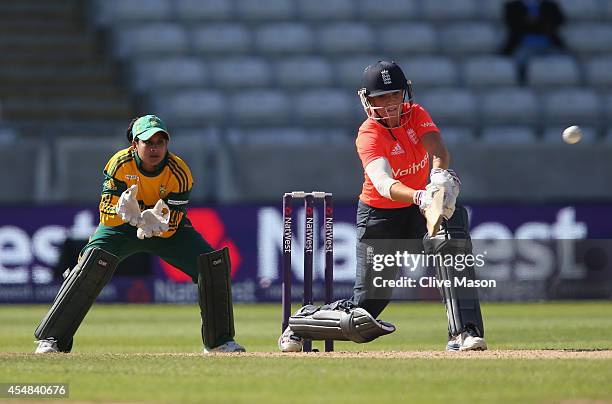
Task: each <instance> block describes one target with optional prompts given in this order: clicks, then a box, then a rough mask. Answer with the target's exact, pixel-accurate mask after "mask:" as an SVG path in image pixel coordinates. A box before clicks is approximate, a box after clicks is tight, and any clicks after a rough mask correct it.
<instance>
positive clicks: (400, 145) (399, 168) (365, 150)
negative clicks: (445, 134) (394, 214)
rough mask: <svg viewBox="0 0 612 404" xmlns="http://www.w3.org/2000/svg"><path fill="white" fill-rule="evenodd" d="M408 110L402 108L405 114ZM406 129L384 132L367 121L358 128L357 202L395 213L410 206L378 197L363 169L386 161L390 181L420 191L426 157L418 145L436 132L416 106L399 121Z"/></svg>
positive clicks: (423, 111)
mask: <svg viewBox="0 0 612 404" xmlns="http://www.w3.org/2000/svg"><path fill="white" fill-rule="evenodd" d="M407 108H408V106H407V105H404V111H406V110H407ZM402 123H405V125H403V126H401V127H399V128H393V129H390V128H386V127H384V126H383V125H381V124H380V123H378V122H377V121H376V120H375V119H372V118H368V119H366V120H365V121H364V122H363V124H362V125H361V127H360V128H359V134H358V135H357V140H356V141H355V144H356V145H357V153H358V154H359V158H360V159H361V164H362V165H363V168H364V182H363V187H362V190H361V195H359V199H360V200H361V201H362V202H363V203H365V204H367V205H369V206H372V207H375V208H384V209H395V208H404V207H407V206H410V205H412V203H411V202H398V201H392V200H391V199H388V198H385V197H384V196H382V195H380V194H379V193H378V191H377V190H376V188H375V187H374V184H373V183H372V180H370V177H368V174H367V173H366V172H365V167H366V166H367V165H368V164H369V163H370V162H371V161H372V160H376V159H377V158H380V157H385V158H386V159H387V160H388V161H389V165H390V166H391V170H392V172H393V178H395V179H396V180H399V181H400V182H401V183H402V184H404V185H406V186H408V187H410V188H413V189H423V188H425V186H426V185H427V177H428V175H429V155H428V154H427V151H426V150H425V147H424V146H423V143H422V142H421V138H422V137H423V135H425V134H426V133H429V132H439V130H438V127H437V126H436V124H435V123H434V122H433V121H432V119H431V117H430V116H429V114H428V113H427V111H426V110H425V109H424V108H423V107H422V106H420V105H419V104H413V105H412V113H408V114H405V115H404V116H403V117H402Z"/></svg>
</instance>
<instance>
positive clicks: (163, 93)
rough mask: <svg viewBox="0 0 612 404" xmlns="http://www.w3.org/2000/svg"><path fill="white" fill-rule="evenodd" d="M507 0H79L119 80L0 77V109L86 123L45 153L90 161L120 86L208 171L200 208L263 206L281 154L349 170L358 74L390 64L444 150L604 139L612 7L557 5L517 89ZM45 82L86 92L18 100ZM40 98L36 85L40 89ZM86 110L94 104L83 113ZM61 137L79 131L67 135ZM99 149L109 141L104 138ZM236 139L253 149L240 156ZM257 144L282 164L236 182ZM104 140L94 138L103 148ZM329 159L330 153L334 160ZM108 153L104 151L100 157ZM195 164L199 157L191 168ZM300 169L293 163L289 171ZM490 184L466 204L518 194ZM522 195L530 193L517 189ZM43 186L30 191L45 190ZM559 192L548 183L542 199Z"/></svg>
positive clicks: (334, 182) (283, 179)
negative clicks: (561, 50)
mask: <svg viewBox="0 0 612 404" xmlns="http://www.w3.org/2000/svg"><path fill="white" fill-rule="evenodd" d="M504 2H505V0H487V1H481V0H453V1H447V0H388V1H386V2H384V3H379V2H374V1H371V0H308V1H298V0H268V1H264V2H256V1H252V0H133V1H121V0H89V4H90V8H89V14H90V20H91V23H92V24H93V25H94V26H95V27H97V28H95V27H94V28H92V31H95V30H96V29H100V30H102V31H101V34H103V35H98V36H97V37H98V38H104V39H105V40H106V41H107V42H106V43H105V44H104V47H105V49H106V50H107V56H108V57H109V58H112V59H113V60H112V61H109V62H112V63H109V64H110V65H112V66H113V67H114V66H115V65H114V64H113V63H114V62H118V64H117V65H116V66H118V67H119V68H118V69H116V71H117V72H121V73H122V74H123V76H122V77H113V76H112V72H113V70H112V69H109V68H108V67H104V66H94V67H92V68H91V69H88V70H85V69H84V70H83V73H79V72H77V71H70V72H69V73H65V74H64V73H63V69H56V70H53V69H51V68H44V69H43V68H42V67H39V66H37V67H36V69H31V68H29V67H27V68H23V69H21V68H14V67H7V68H5V69H3V70H2V71H1V72H2V73H3V74H2V77H3V80H6V81H7V82H8V83H9V85H6V86H3V87H2V88H3V91H5V92H9V93H10V94H11V96H12V97H13V98H11V99H9V100H7V101H6V102H5V100H4V99H3V105H2V109H3V111H4V112H6V113H7V114H8V115H12V116H18V117H20V118H21V119H22V120H23V122H22V123H21V124H20V126H19V128H18V130H20V131H21V130H23V128H25V127H29V128H30V130H29V131H28V133H33V132H36V131H38V132H36V133H42V132H41V129H40V128H43V129H44V131H45V132H44V133H47V131H48V133H50V134H53V135H54V136H57V134H58V133H59V134H60V135H63V129H64V126H63V125H64V123H63V122H64V121H62V120H54V121H53V122H49V123H47V122H46V120H45V117H46V116H47V115H46V114H47V113H48V112H49V111H56V112H57V115H58V116H62V117H64V118H65V121H66V122H68V121H70V120H74V119H79V120H82V121H83V122H81V126H80V127H79V128H82V129H79V131H78V133H83V134H85V135H83V136H82V138H81V140H82V141H79V140H78V139H75V138H73V137H70V138H69V137H65V136H61V139H59V140H58V141H57V143H56V144H55V146H54V147H56V148H57V150H58V152H59V153H60V154H61V155H62V156H63V155H67V154H69V153H74V154H87V153H89V152H90V150H91V148H90V145H88V143H87V141H86V139H87V138H86V137H87V136H89V135H87V134H88V133H100V132H102V133H108V134H109V138H110V137H111V136H113V139H114V136H117V135H122V130H123V129H122V128H121V127H122V126H124V123H122V124H121V125H119V126H120V129H119V130H117V129H116V128H117V121H113V122H112V124H111V122H106V121H107V120H108V117H110V116H113V117H116V116H119V115H118V114H119V112H120V111H123V112H124V114H123V115H126V114H127V115H126V117H125V119H126V121H127V119H128V118H129V116H131V115H132V114H131V113H128V112H126V111H128V110H129V108H128V102H127V101H126V100H125V99H119V98H117V94H116V92H117V90H116V88H114V87H113V85H114V84H115V83H121V84H122V85H123V86H124V89H125V90H126V91H129V92H130V93H131V97H132V100H133V101H134V105H135V107H136V109H137V110H138V112H139V113H140V112H153V113H157V114H159V115H161V116H162V118H164V119H165V120H166V122H167V123H168V124H169V125H170V127H171V130H172V131H173V133H174V134H176V135H175V136H173V147H174V146H176V149H177V152H178V153H179V154H185V155H186V156H187V157H186V159H188V160H189V163H190V165H195V166H196V167H195V168H193V167H192V168H193V170H194V171H197V172H198V173H200V174H198V175H202V176H204V175H205V176H206V179H205V180H204V182H203V184H204V188H203V189H202V190H199V191H197V192H199V193H197V194H196V198H200V199H202V200H204V199H206V198H208V197H210V196H211V195H212V194H213V191H214V189H213V188H214V187H215V186H216V185H215V184H221V186H222V187H225V188H224V189H223V191H222V192H221V193H220V194H221V197H220V199H221V200H223V201H226V200H227V201H240V200H246V199H250V200H261V199H266V198H268V197H269V196H270V195H271V194H272V193H274V192H277V191H278V189H280V187H281V186H284V185H283V184H287V183H289V174H288V173H284V172H282V171H283V167H285V166H287V162H286V160H287V159H288V158H286V157H285V155H286V154H287V153H290V157H295V156H294V154H297V155H298V156H297V157H296V159H297V162H298V163H299V162H300V161H302V160H303V161H306V157H304V156H303V155H302V153H305V152H307V151H309V150H310V151H312V150H321V145H322V144H326V142H327V143H329V144H333V145H335V146H333V147H332V149H333V152H329V153H328V152H324V153H323V154H322V155H321V159H324V158H328V159H329V160H328V161H326V162H325V163H324V164H322V165H323V166H326V167H327V168H328V170H327V171H330V170H329V168H330V167H331V166H332V165H333V167H337V166H338V165H341V164H345V163H346V164H347V167H351V170H352V168H353V166H351V164H352V162H350V161H352V160H351V158H354V157H355V156H354V142H353V140H354V136H355V134H356V131H357V128H358V127H359V124H360V123H361V122H362V121H363V119H364V117H365V114H364V112H363V110H362V107H361V105H360V103H359V99H358V97H357V95H356V91H357V90H358V89H359V88H360V86H361V76H362V73H363V69H364V68H365V67H366V66H367V65H369V64H371V63H373V62H375V61H377V60H380V59H392V60H395V61H397V62H398V63H400V65H401V66H402V67H403V68H404V71H405V73H406V75H407V77H408V79H410V80H412V82H413V87H414V96H415V102H417V103H419V104H422V105H423V106H424V107H425V108H426V109H427V110H428V111H429V112H430V113H431V115H432V117H433V119H434V121H435V122H436V123H437V124H438V126H439V127H440V129H441V130H442V134H443V137H444V139H445V142H446V143H447V144H448V145H449V148H450V149H451V152H453V153H454V150H456V151H457V152H458V153H462V152H468V151H469V152H470V153H476V152H482V153H488V150H494V151H495V153H497V152H498V149H500V150H505V149H503V148H504V147H505V148H507V149H509V150H513V151H515V152H517V153H518V151H520V150H526V149H527V148H528V147H530V146H534V147H537V148H541V151H543V152H544V153H546V155H547V156H552V155H553V154H552V153H553V152H554V153H558V155H559V156H561V155H565V153H569V151H568V150H573V149H568V148H567V146H566V145H565V144H562V143H561V137H560V133H561V131H562V130H563V128H565V127H567V126H569V125H572V124H578V125H581V126H582V127H583V133H584V138H583V141H582V142H581V143H580V147H577V148H574V149H580V150H587V149H589V148H594V150H595V149H596V147H597V145H598V144H602V145H611V144H612V131H611V130H610V126H611V122H612V90H611V88H612V25H611V24H610V20H611V19H612V1H608V0H580V1H577V0H558V2H559V3H560V4H561V6H562V8H563V10H564V11H565V13H566V15H567V18H568V21H567V23H566V24H565V25H564V26H563V28H562V36H563V38H564V39H565V41H566V42H567V44H568V51H567V53H566V54H559V55H549V56H541V57H536V58H533V59H532V60H530V62H529V63H528V65H527V78H528V82H527V83H525V84H519V83H518V75H517V69H516V66H515V63H514V61H513V60H512V59H511V58H507V57H504V56H501V55H500V54H499V48H500V45H501V43H502V42H503V39H504V37H505V34H506V33H505V28H504V26H503V22H502V10H503V5H504ZM11 35H12V34H11ZM56 40H57V39H56V38H55V36H54V37H53V38H51V37H50V38H48V40H47V41H45V44H47V45H46V46H47V47H51V48H49V49H46V48H44V49H43V48H40V49H38V48H31V49H38V51H36V52H34V54H39V52H40V54H43V53H44V52H52V51H53V49H54V48H53V46H56V45H54V44H55V43H56ZM70 41H73V42H70V43H74V44H75V45H74V52H72V53H71V52H65V51H60V52H59V53H58V55H61V57H57V56H56V58H58V59H59V60H63V62H62V63H65V64H70V65H77V66H78V65H79V64H80V63H81V60H82V57H81V56H78V55H80V54H81V52H82V50H81V48H86V47H87V46H91V47H92V48H93V47H94V45H93V44H94V42H92V43H90V44H88V45H87V46H86V45H83V44H81V43H80V42H75V41H74V40H73V39H71V40H70ZM38 42H40V41H36V42H35V43H36V44H37V45H36V46H39V45H38ZM66 43H69V42H65V43H64V45H66ZM1 45H2V44H0V46H1ZM3 49H4V48H3ZM7 49H8V48H7ZM31 49H30V48H28V51H27V53H24V52H21V51H20V50H19V49H17V48H16V49H15V50H14V51H10V50H9V51H6V49H5V51H6V52H5V53H6V54H7V55H10V56H11V58H12V59H15V60H18V61H20V60H23V58H27V57H31V56H28V55H29V54H30V53H32V50H31ZM15 52H16V53H15ZM77 54H78V55H77ZM75 55H77V56H75ZM19 63H22V62H18V64H17V65H18V66H21V64H19ZM52 72H55V73H52ZM49 77H53V78H54V80H56V84H57V86H56V87H58V88H62V89H63V88H64V87H65V84H67V83H73V84H74V83H78V85H79V86H80V88H82V90H80V89H79V90H78V91H82V93H83V94H81V95H79V98H78V99H77V98H75V97H74V94H75V91H76V90H74V89H72V90H69V89H66V91H65V94H64V93H62V94H63V95H61V97H60V98H58V95H57V94H56V93H51V94H53V98H50V99H51V101H46V99H45V100H44V101H41V100H37V99H25V98H22V97H20V96H21V91H22V90H21V84H22V83H25V82H29V83H39V82H40V83H43V82H48V81H49ZM93 83H98V84H100V86H99V87H101V88H102V90H100V89H97V90H96V92H91V96H89V97H87V95H88V94H89V89H90V87H91V86H92V85H93ZM36 87H38V85H36ZM41 88H42V87H41ZM66 88H67V87H66ZM28 91H30V92H32V91H33V90H28ZM48 91H50V90H46V89H45V90H41V94H43V93H44V94H43V95H45V94H47V92H48ZM0 95H1V94H0ZM43 95H41V97H42V96H43ZM43 98H44V97H43ZM92 106H94V107H99V108H98V109H96V108H94V109H93V112H92V110H91V108H90V107H92ZM62 108H64V109H62ZM123 115H121V116H123ZM85 117H86V118H87V120H85V119H83V118H85ZM26 118H27V120H26ZM64 118H62V119H64ZM121 119H124V118H121ZM121 122H123V121H121ZM28 125H30V126H28ZM7 127H8V126H7ZM91 128H94V129H91ZM9 132H10V131H9ZM9 132H6V133H9ZM67 132H68V134H71V135H73V134H75V130H74V128H71V129H69V130H67ZM0 139H5V140H4V141H5V142H7V141H10V142H11V145H12V144H13V143H14V142H15V141H13V140H6V139H11V136H9V135H6V136H4V137H3V136H2V135H0ZM119 139H121V140H123V137H122V136H119ZM179 139H184V140H179ZM200 140H201V141H200ZM0 141H2V140H0ZM175 142H176V143H175ZM310 143H313V145H311V144H310ZM109 144H114V143H113V141H110V140H109ZM190 144H193V145H194V146H193V148H190V147H189V145H190ZM243 145H246V146H248V147H247V149H248V150H245V151H242V150H240V147H241V146H243ZM266 146H272V147H273V148H274V150H275V151H276V153H278V154H279V155H276V154H275V153H272V154H271V155H270V154H267V155H268V156H269V157H268V158H266V159H264V160H265V161H262V162H261V163H256V164H255V165H256V168H254V169H252V170H251V171H253V172H249V173H248V175H247V177H246V178H240V176H239V175H238V174H237V173H238V172H240V171H235V170H242V169H243V168H244V167H243V165H244V164H246V163H245V162H243V161H242V159H243V158H250V157H252V156H255V153H256V151H259V152H261V150H263V149H264V147H266ZM11 147H12V146H11ZM105 147H106V146H105V143H104V142H103V143H102V147H101V148H102V149H104V148H105ZM105 150H106V149H104V150H101V151H99V153H98V152H96V151H91V153H92V156H93V157H92V159H91V162H90V163H91V164H90V165H93V166H94V169H95V172H94V171H91V172H88V171H87V169H85V170H83V172H82V173H77V174H71V173H68V172H67V171H66V167H65V166H63V165H62V164H64V163H61V164H59V165H58V167H57V174H58V184H57V187H55V185H56V184H52V185H53V187H51V186H48V188H54V189H57V194H56V195H55V196H54V197H56V198H59V199H63V200H69V199H71V198H77V199H74V200H75V201H78V200H79V199H78V198H79V196H78V195H76V194H74V193H72V191H71V190H72V189H73V188H72V187H73V184H76V183H77V182H79V181H84V180H85V178H86V177H89V178H90V181H89V183H96V182H97V180H95V181H92V180H91V178H94V179H95V178H97V177H96V176H97V175H98V174H99V173H98V171H99V168H100V167H99V164H98V163H99V161H102V160H104V159H107V158H108V155H107V152H106V151H105ZM293 150H296V151H295V153H294V152H293ZM538 150H540V149H538ZM334 152H335V153H338V155H339V156H340V157H339V159H340V161H339V162H337V161H335V159H334ZM499 153H500V155H501V156H502V157H500V161H499V164H504V162H506V161H511V158H512V155H511V154H510V152H506V151H502V152H499ZM506 153H507V154H506ZM579 153H586V152H585V151H581V152H579ZM602 153H603V151H602ZM102 155H103V156H104V158H102V157H98V156H102ZM200 155H202V156H204V157H203V160H198V156H200ZM217 155H218V159H215V156H217ZM281 155H282V156H281ZM555 156H556V154H555ZM209 157H210V158H209ZM79 158H80V157H73V156H68V157H67V159H68V160H69V161H71V162H73V163H74V164H81V163H80V161H81V160H78V159H79ZM551 158H552V157H551ZM236 159H238V160H240V162H239V163H236ZM555 159H558V161H560V159H561V158H560V157H559V158H557V157H554V158H553V160H554V161H557V160H555ZM577 159H578V158H577V157H576V161H577ZM98 160H99V161H98ZM476 160H478V161H468V160H462V159H461V158H460V159H459V160H458V164H459V168H460V169H461V170H475V171H479V172H487V173H489V172H490V176H491V178H493V176H494V175H495V173H498V172H499V169H498V168H496V167H495V164H498V162H496V163H495V164H493V163H488V162H484V161H480V160H482V159H476ZM532 160H533V161H532ZM43 161H45V160H44V158H43ZM572 161H574V160H572ZM41 164H42V163H41ZM83 164H84V162H83ZM101 164H103V163H101ZM265 164H269V165H270V168H266V167H264V165H265ZM525 164H526V165H529V164H536V161H535V158H532V157H528V158H526V162H525ZM572 164H573V163H572ZM295 166H296V164H292V165H291V168H292V170H293V169H294V168H295ZM232 170H234V171H232ZM317 170H318V168H317ZM317 170H315V169H312V170H307V169H302V168H296V174H295V175H296V176H306V177H308V176H315V177H313V178H314V179H312V180H313V181H314V180H315V179H316V176H321V174H320V172H318V171H317ZM321 170H323V168H321ZM351 170H348V169H346V170H345V169H344V168H343V169H342V170H340V171H342V172H341V173H340V172H339V173H338V177H343V178H346V177H347V176H348V177H350V176H356V177H357V179H356V180H355V181H356V182H359V181H360V179H361V175H362V174H361V172H360V170H359V167H358V165H357V169H356V171H355V172H353V171H351ZM48 171H49V170H48ZM268 172H269V174H270V175H276V176H277V177H278V178H276V177H275V180H274V181H272V182H275V183H276V179H278V189H275V188H274V187H273V186H267V185H266V187H265V189H261V190H259V189H254V190H253V194H250V195H248V196H245V197H242V196H241V195H240V194H239V192H238V190H241V189H242V187H243V186H244V187H245V189H248V190H251V188H256V187H257V185H258V182H259V181H261V178H259V176H260V175H263V174H265V173H268ZM52 173H54V174H55V172H54V171H52ZM81 175H82V177H81ZM194 175H195V174H194ZM462 175H463V174H462ZM466 175H468V176H470V175H471V174H470V173H466ZM487 175H489V174H487ZM487 175H484V176H483V178H478V179H477V178H470V181H475V182H474V183H473V184H472V185H474V184H479V185H482V187H483V188H484V189H483V190H481V189H479V190H478V191H476V192H475V193H472V194H470V191H469V190H468V191H467V195H468V196H469V195H471V196H472V197H474V198H475V199H476V200H487V198H489V199H495V198H504V197H507V196H509V195H512V193H513V192H518V191H519V190H512V189H510V190H499V189H497V188H491V189H489V190H487V186H489V185H490V184H489V182H488V181H490V180H491V178H488V177H487ZM63 176H67V177H66V178H63ZM474 177H476V175H474ZM310 180H311V179H308V178H305V179H303V180H302V179H300V181H302V183H303V185H304V188H308V186H310V184H309V182H308V181H310ZM45 181H46V180H45ZM50 181H51V180H50V179H49V181H48V185H49V184H51V182H50ZM224 181H228V182H227V183H225V182H224ZM326 181H327V179H326ZM348 181H353V178H352V177H351V178H350V179H349V180H348ZM467 182H469V181H467ZM340 183H341V181H340V179H339V178H333V179H329V181H328V182H327V184H328V185H329V186H330V187H332V188H334V187H340ZM98 185H99V184H96V190H95V192H94V194H95V195H97V193H98V191H99V190H98V188H97V187H98ZM530 186H531V185H530V184H527V188H529V187H530ZM37 187H39V188H37V189H38V191H36V192H38V194H40V192H41V191H40V189H42V188H40V187H43V186H42V185H41V186H38V185H37ZM43 188H44V187H43ZM292 188H293V186H292ZM317 188H319V187H317ZM348 189H350V191H349V190H346V189H343V190H340V191H338V192H340V194H341V195H345V196H347V198H348V197H351V198H352V197H353V196H354V195H355V192H354V190H353V189H352V188H350V187H349V188H348ZM92 190H93V188H92V189H90V190H87V189H85V190H83V193H89V194H90V193H91V191H92ZM283 191H284V190H283ZM549 191H550V192H549ZM24 192H25V191H24ZM28 192H33V191H32V190H31V189H28ZM555 192H557V191H555V190H554V189H552V188H551V189H550V190H548V191H543V192H542V195H548V196H551V195H556V194H555ZM38 194H37V195H38ZM557 194H559V193H558V192H557ZM21 195H25V193H22V194H21ZM244 198H246V199H244ZM542 198H544V196H542Z"/></svg>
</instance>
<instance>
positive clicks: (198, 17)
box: [102, 0, 235, 23]
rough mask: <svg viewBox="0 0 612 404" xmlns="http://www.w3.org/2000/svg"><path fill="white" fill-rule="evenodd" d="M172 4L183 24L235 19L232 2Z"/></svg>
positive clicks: (194, 0)
mask: <svg viewBox="0 0 612 404" xmlns="http://www.w3.org/2000/svg"><path fill="white" fill-rule="evenodd" d="M102 1H104V0H102ZM172 2H173V3H174V9H175V12H176V15H177V17H178V18H179V19H180V20H181V21H184V22H188V23H189V22H207V21H229V20H232V19H234V18H235V10H234V7H233V2H230V1H227V0H172Z"/></svg>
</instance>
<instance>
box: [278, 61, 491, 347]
mask: <svg viewBox="0 0 612 404" xmlns="http://www.w3.org/2000/svg"><path fill="white" fill-rule="evenodd" d="M358 95H359V97H360V100H361V103H362V105H363V108H364V110H365V112H366V114H367V119H366V120H365V121H364V122H363V124H362V125H361V127H360V128H359V133H358V135H357V140H356V145H357V152H358V154H359V157H360V159H361V162H362V164H363V168H364V183H363V188H362V192H361V195H360V197H359V203H358V207H357V269H356V280H355V287H354V292H353V296H352V298H351V299H347V300H340V301H337V302H335V303H332V304H330V305H326V306H322V307H316V306H304V307H302V308H301V309H300V310H299V311H298V312H297V313H296V314H295V315H294V316H292V317H291V318H290V321H289V327H288V328H287V329H286V330H285V332H284V333H283V335H281V337H280V338H279V343H278V344H279V348H280V350H281V351H283V352H296V351H301V350H302V347H303V338H311V339H315V340H321V339H338V340H351V341H355V342H368V341H372V340H373V339H375V338H378V337H379V336H381V335H385V334H389V333H391V332H393V331H395V327H394V326H393V325H392V324H390V323H387V322H384V321H380V320H376V318H377V317H378V316H379V315H380V313H382V311H383V310H384V308H385V307H386V306H387V304H388V303H389V301H390V299H391V292H392V289H390V288H388V289H387V290H377V288H375V287H373V285H372V279H373V272H372V263H371V262H369V260H368V248H370V249H371V248H373V245H378V244H376V243H374V242H372V240H379V241H380V240H413V242H412V243H411V244H415V243H414V240H416V241H417V243H416V244H417V246H416V248H414V246H413V247H412V251H410V252H411V253H415V254H420V253H422V251H425V252H427V253H428V254H441V255H442V256H444V255H445V254H449V253H450V254H457V246H460V250H461V251H460V253H464V254H471V252H472V250H471V242H470V236H469V233H468V228H469V225H468V218H467V212H466V210H465V208H463V207H461V206H455V201H456V199H457V196H458V195H459V191H460V189H461V181H460V180H459V177H458V176H457V174H456V173H455V172H454V171H453V170H450V169H449V168H448V167H449V162H450V156H449V153H448V151H447V149H446V147H445V146H444V144H443V142H442V138H441V136H440V132H439V130H438V128H437V126H436V124H435V123H434V122H433V121H432V119H431V117H430V116H429V114H428V113H427V111H426V110H425V109H424V108H423V107H422V106H421V105H419V104H416V103H413V99H412V84H411V82H410V81H408V80H406V77H405V76H404V73H403V71H402V69H401V68H400V67H399V66H398V65H397V64H396V63H394V62H387V61H379V62H377V63H375V64H373V65H371V66H368V67H367V68H366V69H365V70H364V73H363V79H362V88H361V89H360V90H359V91H358ZM430 167H431V170H430ZM428 178H429V183H428ZM440 187H444V189H445V190H446V192H445V194H444V208H443V216H444V218H445V220H444V222H443V226H442V227H443V229H442V231H441V232H440V233H438V234H437V235H434V236H433V237H429V235H427V234H426V233H427V230H426V221H425V218H424V216H423V213H424V212H425V211H426V210H427V209H428V208H429V207H430V206H431V203H432V199H433V197H434V195H435V194H436V193H437V192H440ZM421 239H423V242H422V243H421V241H420V240H421ZM450 244H452V246H453V247H451V245H450ZM455 272H456V271H455V269H454V268H452V267H448V266H445V265H443V264H442V262H439V261H438V262H436V277H437V278H438V279H441V280H452V279H453V277H454V276H455ZM396 274H397V270H395V271H394V272H393V275H392V276H391V277H392V278H395V275H396ZM460 274H461V275H460V276H466V277H470V278H473V277H474V269H473V267H472V268H469V269H466V270H463V271H461V273H460ZM447 283H450V284H451V286H450V287H441V288H440V293H441V295H442V300H443V301H444V303H445V306H446V311H447V315H448V343H447V345H446V350H448V351H463V350H485V349H486V348H487V345H486V343H485V341H484V338H483V337H484V325H483V321H482V315H481V312H480V304H479V300H478V296H477V292H476V290H475V289H473V288H470V289H469V290H468V289H462V290H458V289H457V288H455V287H454V286H452V284H453V282H444V284H447Z"/></svg>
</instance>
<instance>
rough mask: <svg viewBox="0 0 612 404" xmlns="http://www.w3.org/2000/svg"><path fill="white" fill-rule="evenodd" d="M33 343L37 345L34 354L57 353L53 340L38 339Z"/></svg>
mask: <svg viewBox="0 0 612 404" xmlns="http://www.w3.org/2000/svg"><path fill="white" fill-rule="evenodd" d="M34 343H36V344H38V346H37V347H36V350H35V351H34V353H37V354H38V353H54V352H59V348H58V347H57V340H56V339H55V338H47V339H39V340H38V341H34Z"/></svg>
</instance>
